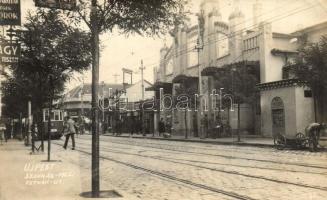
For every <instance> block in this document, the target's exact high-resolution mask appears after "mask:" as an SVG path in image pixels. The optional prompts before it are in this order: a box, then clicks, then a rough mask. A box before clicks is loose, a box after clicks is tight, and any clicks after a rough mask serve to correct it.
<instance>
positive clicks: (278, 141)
mask: <svg viewBox="0 0 327 200" xmlns="http://www.w3.org/2000/svg"><path fill="white" fill-rule="evenodd" d="M285 145H286V139H285V137H284V136H283V135H280V134H279V135H276V136H275V137H274V146H275V148H276V149H278V150H283V149H284V148H285Z"/></svg>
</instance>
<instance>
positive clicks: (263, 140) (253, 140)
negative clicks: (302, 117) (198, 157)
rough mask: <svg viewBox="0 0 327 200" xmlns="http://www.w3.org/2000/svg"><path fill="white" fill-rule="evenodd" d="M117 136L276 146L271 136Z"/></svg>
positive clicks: (325, 142) (323, 144)
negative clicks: (238, 139)
mask: <svg viewBox="0 0 327 200" xmlns="http://www.w3.org/2000/svg"><path fill="white" fill-rule="evenodd" d="M104 136H114V135H113V134H112V133H106V134H104ZM115 137H125V138H126V137H129V138H135V139H151V140H168V141H179V142H192V143H207V144H221V145H238V146H255V147H270V148H272V147H274V141H273V138H270V137H260V136H251V135H248V136H241V141H240V142H238V141H237V136H234V137H224V138H215V139H213V138H205V139H200V138H199V137H189V138H187V139H185V137H184V136H171V137H170V138H164V137H159V136H157V135H155V136H153V135H152V134H147V135H146V136H143V135H141V134H134V135H131V134H129V133H122V134H121V135H119V136H115ZM319 144H320V145H321V148H323V149H324V150H326V147H327V138H321V140H320V142H319Z"/></svg>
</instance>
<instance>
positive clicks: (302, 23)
mask: <svg viewBox="0 0 327 200" xmlns="http://www.w3.org/2000/svg"><path fill="white" fill-rule="evenodd" d="M201 1H202V0H190V1H189V3H190V5H189V7H190V11H191V13H192V14H191V15H190V18H191V24H196V23H197V19H196V17H195V13H196V12H198V11H199V5H200V3H201ZM217 1H219V5H220V6H219V7H220V12H221V14H222V20H223V21H225V22H228V16H229V14H230V13H231V12H232V10H233V8H234V1H235V0H217ZM236 1H237V0H236ZM238 1H239V2H240V8H241V10H242V12H243V13H244V14H245V20H246V24H245V27H251V26H253V21H252V6H253V3H255V1H256V0H238ZM260 1H261V2H262V5H263V11H262V13H263V15H262V18H263V20H268V21H272V29H273V31H276V32H281V33H290V32H293V31H295V30H297V29H301V28H305V27H307V26H311V25H314V24H317V23H319V22H322V21H324V20H325V19H327V0H260ZM21 2H22V5H21V11H22V22H23V23H24V21H25V20H24V18H25V17H26V13H27V11H28V10H32V11H33V10H35V9H36V8H35V6H34V2H33V0H21ZM100 39H101V45H102V46H103V49H102V52H101V56H100V82H101V81H104V82H106V83H115V77H114V75H115V74H117V75H119V76H118V77H117V83H122V78H123V75H122V68H128V69H131V70H133V71H134V74H133V82H134V83H135V82H137V81H139V80H140V77H141V73H140V70H139V67H140V66H141V60H143V64H144V66H145V70H144V78H145V79H146V80H148V81H149V82H153V68H154V67H158V66H159V52H160V48H161V47H162V46H163V44H164V41H166V43H167V45H168V46H169V45H170V43H171V41H172V40H171V38H170V36H169V35H166V36H162V37H161V38H152V37H142V36H139V35H131V36H129V37H126V36H124V35H119V34H118V33H117V31H114V32H113V33H106V34H103V35H101V37H100ZM82 77H84V82H85V83H90V82H91V70H89V71H86V72H85V73H84V74H75V75H74V77H73V78H72V80H71V81H70V82H69V83H67V90H69V89H72V88H73V87H75V86H77V85H79V84H80V83H81V81H80V80H81V79H82Z"/></svg>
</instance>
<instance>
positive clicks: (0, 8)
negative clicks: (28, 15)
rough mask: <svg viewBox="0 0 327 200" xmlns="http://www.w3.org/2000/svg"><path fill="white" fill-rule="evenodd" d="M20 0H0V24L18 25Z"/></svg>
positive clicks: (19, 21)
mask: <svg viewBox="0 0 327 200" xmlns="http://www.w3.org/2000/svg"><path fill="white" fill-rule="evenodd" d="M20 16H21V14H20V0H0V25H1V26H3V25H14V26H15V25H17V26H20V23H21V20H20Z"/></svg>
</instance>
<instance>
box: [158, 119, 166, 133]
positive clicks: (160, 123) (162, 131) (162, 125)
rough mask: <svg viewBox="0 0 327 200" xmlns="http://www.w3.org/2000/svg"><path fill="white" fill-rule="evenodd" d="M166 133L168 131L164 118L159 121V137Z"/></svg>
mask: <svg viewBox="0 0 327 200" xmlns="http://www.w3.org/2000/svg"><path fill="white" fill-rule="evenodd" d="M165 131H166V128H165V122H164V120H163V118H161V119H160V121H159V136H161V134H163V133H164V132H165Z"/></svg>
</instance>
